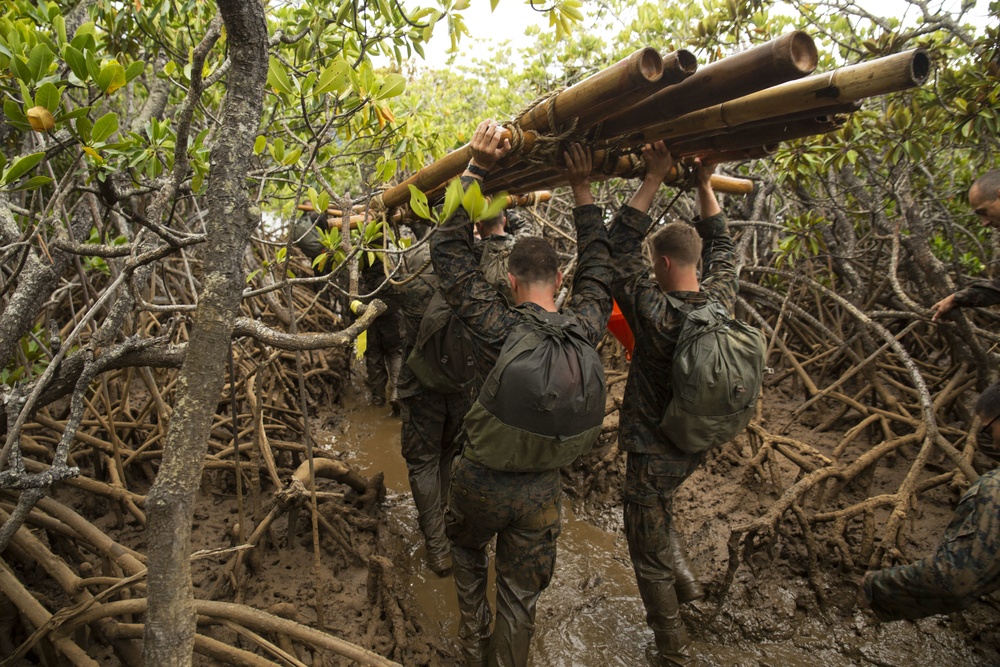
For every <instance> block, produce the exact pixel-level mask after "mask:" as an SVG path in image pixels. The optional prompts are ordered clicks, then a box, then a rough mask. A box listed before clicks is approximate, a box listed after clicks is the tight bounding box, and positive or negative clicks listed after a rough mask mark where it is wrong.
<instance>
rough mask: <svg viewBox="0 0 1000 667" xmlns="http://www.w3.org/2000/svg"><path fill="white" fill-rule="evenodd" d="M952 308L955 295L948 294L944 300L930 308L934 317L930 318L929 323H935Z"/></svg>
mask: <svg viewBox="0 0 1000 667" xmlns="http://www.w3.org/2000/svg"><path fill="white" fill-rule="evenodd" d="M954 307H955V295H954V294H949V295H948V296H946V297H945V298H943V299H941V300H940V301H938V302H937V303H935V304H934V305H933V306H931V310H933V311H934V315H933V316H932V317H931V321H932V322H937V321H938V320H940V319H941V317H942V316H943V315H944V314H945V313H947V312H948V311H949V310H951V309H952V308H954Z"/></svg>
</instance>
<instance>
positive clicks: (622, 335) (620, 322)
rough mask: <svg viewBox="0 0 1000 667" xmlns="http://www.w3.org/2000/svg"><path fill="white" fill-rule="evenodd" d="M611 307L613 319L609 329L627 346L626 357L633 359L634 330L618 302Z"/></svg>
mask: <svg viewBox="0 0 1000 667" xmlns="http://www.w3.org/2000/svg"><path fill="white" fill-rule="evenodd" d="M612 303H613V307H612V309H611V319H609V320H608V331H610V332H611V333H612V334H613V335H614V337H615V338H617V339H618V342H619V343H621V344H622V345H623V346H625V358H626V359H628V360H630V361H631V359H632V348H634V347H635V338H633V337H632V330H631V329H630V328H629V326H628V322H626V321H625V316H624V315H622V311H621V309H620V308H618V302H617V301H614V302H612Z"/></svg>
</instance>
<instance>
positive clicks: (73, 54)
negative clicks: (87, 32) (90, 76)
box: [63, 44, 87, 81]
mask: <svg viewBox="0 0 1000 667" xmlns="http://www.w3.org/2000/svg"><path fill="white" fill-rule="evenodd" d="M63 58H64V59H65V60H66V64H67V65H69V69H70V71H72V72H73V74H75V75H76V78H78V79H80V81H86V80H87V58H86V57H85V56H84V55H83V51H81V50H80V49H77V48H74V47H73V46H71V45H69V44H67V45H66V47H65V48H64V49H63Z"/></svg>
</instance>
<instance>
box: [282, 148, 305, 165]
mask: <svg viewBox="0 0 1000 667" xmlns="http://www.w3.org/2000/svg"><path fill="white" fill-rule="evenodd" d="M301 155H302V149H301V148H296V149H295V150H294V151H292V152H291V153H288V154H287V155H285V159H284V160H282V161H281V164H283V165H285V166H286V167H288V166H291V165H293V164H295V163H296V162H298V161H299V157H300V156H301Z"/></svg>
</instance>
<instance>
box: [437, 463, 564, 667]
mask: <svg viewBox="0 0 1000 667" xmlns="http://www.w3.org/2000/svg"><path fill="white" fill-rule="evenodd" d="M560 493H561V490H560V481H559V471H558V470H550V471H546V472H541V473H513V472H500V471H496V470H490V469H488V468H484V467H482V466H479V465H477V464H475V463H472V462H471V461H469V460H468V459H466V458H464V457H459V458H458V459H457V461H456V463H455V466H454V467H453V469H452V483H451V494H450V503H449V506H448V515H447V521H446V523H447V531H448V537H449V538H451V541H452V556H453V558H454V561H455V588H456V589H457V591H458V608H459V611H460V613H461V620H460V624H459V630H458V637H459V641H460V643H461V645H462V653H463V656H464V658H465V662H466V665H469V666H470V667H471V666H476V667H480V666H485V665H489V666H490V667H497V666H500V665H502V666H504V667H524V665H526V664H527V660H528V648H529V646H530V645H531V637H532V635H533V634H534V631H535V605H536V603H537V602H538V598H539V596H540V595H541V593H542V591H543V590H545V588H546V587H548V585H549V582H550V581H551V580H552V571H553V569H554V568H555V562H556V539H557V538H558V537H559V531H560V529H561V524H560ZM494 536H495V537H496V541H497V542H496V573H497V580H496V585H497V620H496V626H495V628H494V630H493V633H492V635H491V633H490V622H491V620H492V614H491V612H490V606H489V602H487V600H486V587H487V573H488V570H489V553H488V552H487V547H488V546H489V543H490V541H491V540H492V539H493V538H494Z"/></svg>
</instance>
